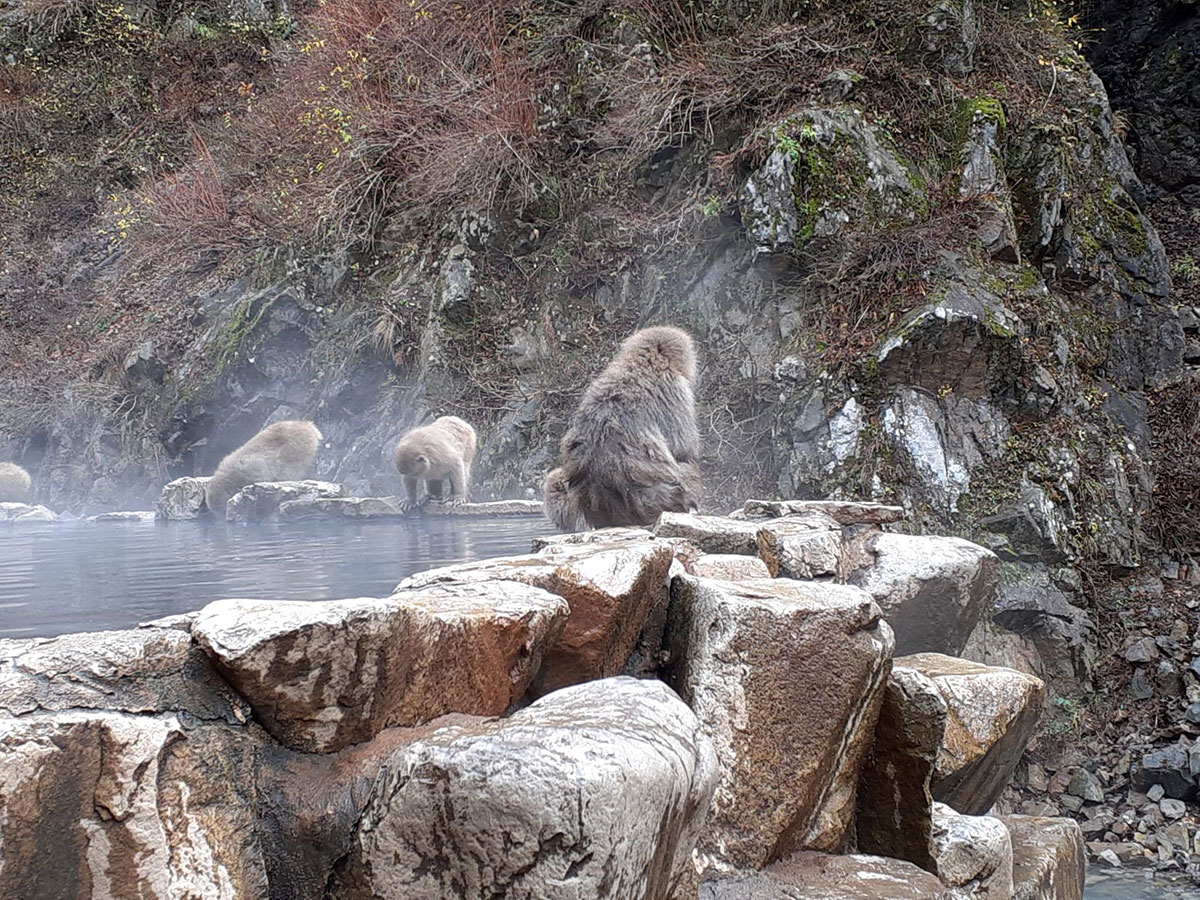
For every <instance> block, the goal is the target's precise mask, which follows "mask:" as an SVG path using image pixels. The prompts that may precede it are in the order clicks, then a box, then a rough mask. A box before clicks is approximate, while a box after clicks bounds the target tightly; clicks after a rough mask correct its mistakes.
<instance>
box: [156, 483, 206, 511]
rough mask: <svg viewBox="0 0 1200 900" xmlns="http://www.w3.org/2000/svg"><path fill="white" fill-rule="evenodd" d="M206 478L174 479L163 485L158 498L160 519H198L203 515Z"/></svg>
mask: <svg viewBox="0 0 1200 900" xmlns="http://www.w3.org/2000/svg"><path fill="white" fill-rule="evenodd" d="M208 481H209V479H208V478H176V479H175V480H174V481H169V482H167V483H166V484H165V485H163V489H162V494H161V495H160V496H159V498H158V509H157V511H158V516H159V518H161V519H198V518H200V517H201V516H202V515H204V514H205V511H206V508H205V505H204V487H205V485H207V484H208Z"/></svg>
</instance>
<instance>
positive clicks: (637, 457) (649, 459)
mask: <svg viewBox="0 0 1200 900" xmlns="http://www.w3.org/2000/svg"><path fill="white" fill-rule="evenodd" d="M695 383H696V351H695V348H694V347H693V345H692V339H691V336H690V335H688V334H687V332H684V331H681V330H679V329H678V328H671V327H665V326H660V327H656V328H646V329H643V330H641V331H638V332H635V333H634V334H632V335H630V336H629V337H628V338H626V339H625V341H624V343H622V344H621V348H620V350H618V351H617V355H616V356H614V357H613V359H612V361H611V362H610V363H609V364H608V366H607V367H606V368H605V369H604V371H603V372H601V373H600V374H599V375H598V376H597V377H596V379H595V380H594V381H593V382H592V383H591V384H590V385H588V388H587V390H586V391H584V394H583V399H582V400H580V402H579V408H578V409H576V410H575V414H574V415H573V416H572V417H571V423H570V426H569V427H568V428H567V433H566V434H565V435H564V436H563V439H562V458H563V464H562V467H561V468H560V469H556V470H555V471H554V472H552V473H551V477H547V479H546V490H545V503H546V513H547V515H548V516H549V517H550V520H551V521H552V522H554V523H555V525H557V526H558V527H560V528H563V529H571V528H575V527H577V524H578V522H579V520H580V519H582V520H584V521H586V523H587V524H588V525H589V526H591V527H592V528H607V527H611V526H615V525H649V524H653V523H654V521H655V520H656V519H657V518H658V514H659V513H661V512H663V511H667V510H669V511H673V512H688V511H691V510H694V509H695V508H696V494H697V491H698V490H699V487H700V468H699V459H700V433H699V431H698V430H697V428H696V408H695V397H694V395H693V388H694V386H695Z"/></svg>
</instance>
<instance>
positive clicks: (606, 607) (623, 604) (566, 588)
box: [397, 541, 673, 696]
mask: <svg viewBox="0 0 1200 900" xmlns="http://www.w3.org/2000/svg"><path fill="white" fill-rule="evenodd" d="M672 559H673V555H672V552H671V547H670V546H669V545H668V544H666V543H664V542H662V541H645V542H639V541H622V542H619V543H617V544H611V545H605V544H588V543H584V544H580V545H570V544H567V545H552V546H550V547H547V548H546V549H545V550H544V551H543V552H542V553H540V554H535V555H531V556H518V557H509V558H507V559H492V560H484V561H482V562H478V563H468V564H466V565H461V566H449V567H447V568H443V569H432V570H430V571H428V572H421V573H420V574H417V575H413V576H411V577H410V578H406V579H405V580H404V581H402V582H401V583H400V585H399V587H398V588H397V590H398V591H399V592H400V593H401V595H402V594H403V592H405V591H408V590H411V589H415V588H424V587H427V586H430V585H438V584H456V583H458V584H462V583H472V582H477V581H493V580H497V579H499V580H511V581H520V582H522V583H524V584H531V585H535V586H536V587H540V588H543V589H544V590H547V591H549V592H550V593H552V594H557V595H558V596H559V597H562V598H563V599H564V600H566V601H567V605H568V606H569V607H570V616H569V617H568V619H567V624H566V628H565V629H564V630H563V633H562V637H561V639H559V640H558V642H557V643H555V644H554V645H553V646H552V647H550V648H549V650H548V652H547V654H546V659H545V662H544V663H543V665H542V668H541V670H540V671H539V672H538V673H537V677H536V678H535V680H534V682H533V684H532V685H531V689H532V690H533V692H534V694H535V695H538V696H540V695H542V694H545V693H547V692H549V691H552V690H555V689H557V688H560V687H563V686H565V685H569V684H577V683H579V682H581V681H588V680H590V679H594V678H606V677H609V676H611V675H617V674H619V673H620V672H621V671H622V668H623V667H624V665H625V663H626V661H627V660H628V659H629V655H630V653H631V652H632V651H633V648H634V646H635V645H636V644H637V643H638V638H639V635H640V634H641V632H642V629H643V627H644V626H645V625H646V623H647V622H648V621H649V620H650V619H651V618H652V613H653V612H654V611H655V609H664V608H665V604H666V599H667V597H666V592H667V572H668V569H669V568H670V566H671V561H672Z"/></svg>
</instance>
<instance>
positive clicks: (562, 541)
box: [532, 526, 654, 553]
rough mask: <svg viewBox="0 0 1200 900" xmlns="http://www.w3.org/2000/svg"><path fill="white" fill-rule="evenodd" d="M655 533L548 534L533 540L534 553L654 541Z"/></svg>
mask: <svg viewBox="0 0 1200 900" xmlns="http://www.w3.org/2000/svg"><path fill="white" fill-rule="evenodd" d="M652 540H654V533H653V532H652V531H647V530H646V529H645V528H626V527H624V526H618V527H616V528H597V529H596V530H595V531H570V532H567V533H566V534H547V535H545V536H544V537H535V538H534V539H533V542H532V543H533V547H532V549H533V552H534V553H537V552H538V551H539V550H544V549H546V548H547V547H564V546H567V547H570V546H574V545H576V544H619V543H621V542H622V541H652Z"/></svg>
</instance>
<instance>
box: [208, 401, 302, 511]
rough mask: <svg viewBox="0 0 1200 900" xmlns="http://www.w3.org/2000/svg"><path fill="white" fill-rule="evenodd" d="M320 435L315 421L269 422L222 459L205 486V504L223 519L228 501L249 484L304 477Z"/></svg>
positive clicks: (293, 479) (290, 420)
mask: <svg viewBox="0 0 1200 900" xmlns="http://www.w3.org/2000/svg"><path fill="white" fill-rule="evenodd" d="M321 438H322V435H321V432H320V431H319V430H318V429H317V426H316V425H314V424H313V423H312V422H305V421H301V420H298V419H289V420H286V421H283V422H276V423H275V424H274V425H268V426H267V427H266V428H264V429H263V430H262V431H260V432H259V433H258V434H256V435H255V436H254V437H252V438H250V440H248V441H246V443H244V444H242V446H240V447H238V448H237V449H236V450H234V451H233V452H232V453H230V454H229V455H228V456H226V457H225V458H224V459H223V460H221V464H220V465H219V466H217V471H216V472H215V473H213V477H212V478H210V479H209V481H208V484H207V485H206V486H205V488H204V502H205V504H206V505H207V506H208V508H209V509H210V510H212V511H213V513H215V514H216V515H218V516H220V517H222V518H224V517H225V504H226V503H227V502H228V501H229V498H230V497H232V496H233V495H234V494H236V493H237V492H238V491H240V490H241V489H242V488H244V487H245V486H246V485H248V484H256V483H258V482H260V481H295V480H297V479H300V478H303V477H304V476H305V475H307V474H308V470H309V468H310V467H311V466H312V463H313V460H314V459H315V458H316V456H317V447H318V446H320V443H321Z"/></svg>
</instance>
